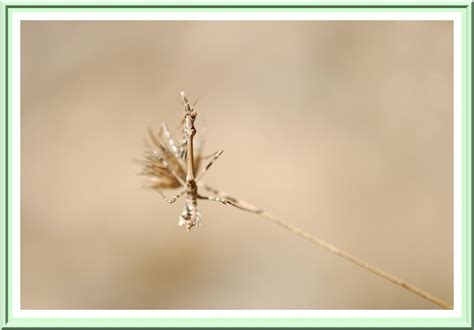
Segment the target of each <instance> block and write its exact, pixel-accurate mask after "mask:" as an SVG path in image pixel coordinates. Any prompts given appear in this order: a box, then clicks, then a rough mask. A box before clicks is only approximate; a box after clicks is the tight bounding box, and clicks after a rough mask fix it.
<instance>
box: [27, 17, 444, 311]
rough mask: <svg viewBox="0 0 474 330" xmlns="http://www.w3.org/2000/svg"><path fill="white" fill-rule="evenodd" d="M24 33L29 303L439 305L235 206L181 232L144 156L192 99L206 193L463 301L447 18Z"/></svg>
mask: <svg viewBox="0 0 474 330" xmlns="http://www.w3.org/2000/svg"><path fill="white" fill-rule="evenodd" d="M22 24H23V25H22V45H21V47H22V48H21V49H22V67H21V69H22V99H21V102H22V110H21V111H22V114H21V120H22V123H21V125H22V127H21V128H22V132H21V139H22V152H21V157H22V169H21V170H22V187H21V189H22V196H21V198H22V220H21V221H22V223H21V235H22V240H21V249H22V250H21V252H22V255H21V258H22V259H21V267H22V268H21V270H22V274H21V275H22V278H21V306H22V308H26V309H405V308H406V309H418V308H422V309H426V308H428V309H430V308H436V306H435V305H432V304H430V303H429V302H426V301H424V300H423V299H421V298H419V297H417V296H415V295H413V294H411V293H409V292H407V291H405V290H403V289H401V288H399V287H397V286H394V285H393V284H390V283H388V282H386V281H384V280H382V279H380V278H378V277H376V276H375V275H373V274H370V273H368V272H366V271H365V270H363V269H360V268H358V267H356V266H354V265H352V264H350V263H348V262H347V261H345V260H343V259H341V258H339V257H336V256H334V255H332V254H330V253H328V252H327V251H325V250H323V249H321V248H318V247H315V246H313V245H311V244H309V243H308V242H306V241H304V240H302V239H300V238H298V237H296V236H294V235H292V234H290V233H288V232H286V231H284V230H282V229H280V228H279V227H277V226H275V225H273V224H269V223H267V222H265V221H264V220H262V219H260V218H258V217H256V216H254V215H250V214H247V213H244V212H241V211H239V210H236V209H233V208H231V207H226V206H223V205H219V204H217V203H212V202H201V203H200V204H199V207H200V209H201V212H202V214H203V218H204V220H203V226H201V227H199V228H196V229H195V230H192V231H191V232H186V231H185V230H184V229H183V228H182V227H178V226H177V220H178V216H179V214H180V212H181V210H182V207H183V203H182V201H180V202H177V203H175V204H174V205H168V204H167V203H165V202H164V201H163V200H162V199H161V197H160V196H159V195H158V194H157V193H155V192H152V191H149V190H146V189H143V185H144V182H145V178H144V177H140V176H137V175H136V173H137V172H138V171H139V166H138V165H137V164H136V163H134V161H133V159H134V158H138V157H140V156H141V155H142V153H143V150H144V144H143V141H144V138H145V137H146V128H147V126H151V127H154V128H156V129H157V128H159V125H160V124H161V122H163V121H165V122H168V123H169V124H170V126H172V127H176V126H177V124H178V121H179V120H180V116H181V114H182V109H181V105H180V104H179V102H178V101H177V100H178V95H179V92H180V91H181V90H185V91H186V92H187V94H188V96H189V97H190V98H191V99H192V100H194V99H195V98H197V97H200V101H199V103H198V105H197V108H196V109H197V111H198V112H199V117H198V121H197V124H198V129H199V128H202V127H206V133H205V141H206V148H205V153H206V154H207V153H211V152H213V151H215V150H217V149H219V148H223V149H224V150H225V152H224V154H223V156H222V157H221V159H219V160H218V162H217V163H216V164H215V165H214V166H213V167H212V169H211V170H210V172H208V173H207V174H206V177H205V181H206V182H207V183H209V184H212V185H213V186H216V187H218V188H220V189H222V190H224V191H227V192H230V193H232V194H234V195H236V196H239V197H241V198H243V199H246V200H248V201H251V202H253V203H255V204H256V205H259V206H261V207H264V208H267V209H268V210H270V211H271V212H273V213H275V214H277V215H279V216H282V217H284V218H286V219H288V220H289V221H290V222H292V223H293V224H295V225H297V226H300V227H302V228H304V229H306V230H307V231H309V232H311V233H313V234H315V235H317V236H318V237H321V238H323V239H325V240H327V241H329V242H331V243H333V244H335V245H336V246H338V247H340V248H342V249H344V250H347V251H350V252H352V253H353V254H355V255H356V256H358V257H360V258H362V259H364V260H366V261H368V262H370V263H373V264H374V265H376V266H378V267H380V268H382V269H384V270H386V271H388V272H391V273H393V274H395V275H397V276H400V277H401V278H403V279H405V280H407V281H409V282H412V283H413V284H415V285H417V286H419V287H421V288H423V289H425V290H427V291H429V292H431V293H433V294H435V295H437V296H439V297H440V298H442V299H444V300H446V301H448V302H451V303H452V301H453V297H452V295H453V293H452V287H453V285H452V280H453V278H452V265H453V260H452V254H453V248H452V244H453V239H452V233H453V229H452V225H453V222H452V207H453V206H452V201H451V199H452V197H451V196H452V103H453V95H452V25H451V23H450V22H428V21H426V22H424V21H420V22H408V21H405V22H401V21H400V22H397V21H391V22H311V21H308V22H24V23H22ZM201 132H202V130H200V131H198V136H201V137H202V135H203V134H201Z"/></svg>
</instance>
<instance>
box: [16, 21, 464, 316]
mask: <svg viewBox="0 0 474 330" xmlns="http://www.w3.org/2000/svg"><path fill="white" fill-rule="evenodd" d="M25 20H35V21H40V20H41V21H50V20H51V21H53V20H61V21H67V20H78V21H96V20H97V21H130V20H134V21H140V20H152V21H155V20H158V21H160V20H172V21H179V20H202V21H207V20H239V21H244V20H245V21H249V20H271V21H275V20H277V21H280V20H285V21H289V20H290V21H293V20H294V21H298V20H321V21H344V20H351V21H362V20H364V21H365V20H369V21H380V20H397V21H399V20H410V21H418V20H429V21H433V20H443V21H453V33H454V38H453V40H454V45H453V46H454V112H453V114H454V127H453V129H454V138H453V140H454V146H453V147H454V174H453V180H454V186H453V189H454V190H453V191H454V196H453V198H454V205H453V209H454V214H453V217H454V259H453V261H454V309H453V310H25V309H21V305H20V290H21V285H20V274H21V269H20V255H21V252H20V219H21V214H20V212H21V201H20V197H21V194H20V180H21V177H20V170H21V166H20V164H21V163H20V161H21V159H20V146H21V142H20V137H21V134H20V129H21V123H20V118H21V115H20V110H21V104H20V96H21V82H20V77H21V72H20V70H21V63H20V61H21V56H20V55H21V35H20V34H21V21H25ZM11 63H12V100H11V102H12V168H11V170H12V196H11V197H12V206H13V207H12V278H11V280H12V313H13V317H15V318H17V317H24V318H28V317H48V318H49V317H67V318H69V317H90V318H95V317H97V318H98V317H112V318H128V317H135V318H152V317H180V318H187V317H202V318H206V317H272V318H285V317H298V318H303V317H311V318H313V317H314V318H316V317H318V318H321V317H323V318H324V317H331V318H333V317H338V318H349V317H350V318H353V317H360V318H365V317H390V318H393V317H408V318H415V317H426V318H447V317H450V318H451V317H460V316H461V299H462V296H461V289H462V288H461V281H462V272H461V266H462V265H461V256H462V254H461V248H462V235H461V225H462V219H461V216H462V212H461V211H462V203H461V197H462V184H461V183H462V182H461V179H462V178H461V173H462V162H461V161H462V159H461V156H462V154H461V151H462V145H461V143H462V108H461V106H462V98H461V97H462V94H461V87H462V81H461V79H462V76H461V63H462V53H461V14H460V13H431V12H414V13H404V12H387V13H380V12H379V13H376V12H246V13H244V12H13V13H12V59H11ZM420 299H421V298H420Z"/></svg>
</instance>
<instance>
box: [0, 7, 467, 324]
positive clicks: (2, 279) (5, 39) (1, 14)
mask: <svg viewBox="0 0 474 330" xmlns="http://www.w3.org/2000/svg"><path fill="white" fill-rule="evenodd" d="M22 10H23V11H25V10H28V11H33V10H34V11H42V10H48V11H51V10H54V11H84V10H87V11H105V10H106V11H135V10H140V11H144V10H146V11H149V10H161V11H166V10H183V11H186V10H188V11H189V10H194V11H204V10H206V11H208V10H213V11H227V10H232V11H261V10H265V11H295V10H297V11H314V10H317V11H349V12H357V11H364V12H367V11H370V12H388V11H402V12H416V11H424V12H426V11H435V12H459V13H461V16H462V23H461V25H462V28H461V30H462V31H461V33H462V69H461V71H462V128H463V136H462V236H463V247H462V259H463V260H462V268H463V271H462V288H463V289H464V290H463V291H462V302H463V303H462V313H461V314H462V315H461V317H459V318H442V319H439V318H343V319H339V318H284V319H282V318H268V317H265V318H120V319H114V318H89V319H87V318H28V319H26V318H14V317H13V315H12V305H11V293H12V287H11V257H12V256H11V212H10V209H11V141H12V135H11V132H12V127H11V102H10V100H11V65H10V64H11V26H10V24H11V14H12V13H13V12H16V11H22ZM473 14H474V13H473V10H472V3H471V2H470V1H460V0H453V1H408V2H407V1H390V2H382V1H335V2H331V1H295V2H291V1H268V2H244V1H229V2H224V1H214V2H209V1H207V2H201V1H198V2H196V1H194V2H172V1H136V2H133V1H120V2H119V3H116V2H113V1H93V0H91V1H71V2H66V1H65V0H64V1H48V0H43V1H11V0H0V29H1V43H0V44H1V46H0V47H1V49H0V54H1V58H0V60H1V63H2V65H1V70H0V73H1V80H0V81H1V83H0V84H1V94H0V95H1V96H0V100H2V101H1V102H0V103H1V105H0V106H1V109H2V115H1V116H0V148H1V152H0V154H1V155H0V157H1V159H0V164H1V165H0V166H1V169H0V171H1V173H2V175H1V179H0V180H1V181H0V183H1V193H0V194H1V195H0V197H1V198H0V200H1V202H0V203H1V204H0V210H2V212H1V223H0V228H1V230H0V257H1V259H0V261H1V262H0V328H43V327H76V328H77V327H80V328H82V327H84V328H86V327H95V328H99V327H113V328H137V327H429V328H434V327H443V328H463V327H465V328H471V326H472V245H471V239H472V222H471V221H472V220H471V219H472V218H471V202H472V194H471V192H472V190H471V187H472V166H471V165H472V164H471V153H472V135H471V127H472V103H471V95H472V91H473V89H472V80H471V79H472V73H473V67H472V38H473V33H472V32H473V31H472V29H473V27H472V20H473V18H474V16H473Z"/></svg>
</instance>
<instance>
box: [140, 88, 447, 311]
mask: <svg viewBox="0 0 474 330" xmlns="http://www.w3.org/2000/svg"><path fill="white" fill-rule="evenodd" d="M181 99H182V101H181V103H182V104H183V106H184V110H185V111H184V120H183V123H184V129H183V137H182V142H181V145H180V146H179V148H178V146H177V143H176V141H174V140H173V138H172V136H171V133H170V132H169V130H168V127H167V126H166V125H162V130H161V131H160V134H159V136H160V135H161V136H164V138H165V140H166V144H165V143H163V142H162V141H161V139H160V137H159V136H155V134H154V133H153V132H152V131H150V138H151V140H152V142H153V144H154V145H155V147H156V148H157V149H155V150H153V151H149V152H147V153H146V156H145V160H144V161H143V162H142V163H143V164H144V169H143V171H142V174H144V175H149V176H152V177H154V178H155V180H157V181H155V182H154V183H153V185H152V188H154V189H156V190H157V191H158V192H159V193H160V195H161V196H162V197H163V198H164V199H165V200H166V201H167V202H168V203H174V202H175V201H176V200H178V198H180V197H181V196H183V195H185V196H186V200H185V207H184V210H183V212H182V214H181V216H180V218H179V223H178V224H179V225H184V226H185V227H186V229H188V230H190V229H191V228H192V227H194V226H196V225H199V224H200V222H201V214H200V213H199V212H198V210H197V200H198V199H201V200H209V201H216V202H220V203H223V204H226V205H232V206H234V207H236V208H238V209H240V210H243V211H246V212H250V213H253V214H256V215H258V216H260V217H261V218H264V219H265V220H267V221H270V222H272V223H274V224H277V225H279V226H280V227H283V228H285V229H286V230H288V231H289V232H291V233H293V234H295V235H297V236H299V237H301V238H304V239H306V240H308V241H310V242H311V243H313V244H315V245H318V246H320V247H322V248H324V249H326V250H328V251H329V252H331V253H333V254H335V255H338V256H340V257H342V258H344V259H346V260H348V261H350V262H352V263H354V264H356V265H357V266H359V267H362V268H363V269H365V270H367V271H369V272H371V273H373V274H375V275H378V276H380V277H382V278H383V279H385V280H387V281H390V282H392V283H393V284H396V285H398V286H400V287H402V288H404V289H406V290H408V291H410V292H412V293H414V294H416V295H418V296H420V297H422V298H424V299H426V300H428V301H430V302H432V303H434V304H436V305H438V306H440V307H443V308H446V309H452V308H453V306H452V305H450V304H448V303H447V302H445V301H443V300H441V299H439V298H437V297H435V296H433V295H432V294H430V293H428V292H426V291H424V290H422V289H420V288H418V287H416V286H414V285H412V284H410V283H407V282H405V281H403V280H402V279H400V278H398V277H396V276H394V275H392V274H389V273H387V272H385V271H383V270H381V269H379V268H377V267H375V266H372V265H371V264H369V263H367V262H365V261H363V260H361V259H359V258H356V257H354V256H353V255H352V254H350V253H348V252H346V251H343V250H340V249H339V248H337V247H335V246H334V245H332V244H329V243H328V242H326V241H324V240H322V239H320V238H318V237H316V236H314V235H311V234H309V233H307V232H305V231H304V230H302V229H300V228H298V227H296V226H294V225H292V224H290V223H289V222H287V221H285V220H283V219H281V218H278V217H276V216H274V215H272V214H271V213H269V212H267V211H265V210H263V209H261V208H258V207H256V206H254V205H252V204H250V203H248V202H245V201H243V200H241V199H238V198H235V197H232V196H230V195H228V194H227V193H223V192H220V191H218V190H216V189H213V188H211V187H209V186H206V185H204V184H201V183H200V182H198V181H199V179H201V178H202V176H203V175H204V174H205V173H206V172H207V170H209V168H210V167H211V166H212V164H213V163H214V162H215V161H216V160H217V159H218V158H219V156H220V155H221V154H222V150H219V151H217V152H216V153H214V154H212V155H211V157H212V159H211V160H210V161H209V163H208V164H207V165H206V166H205V167H204V168H203V169H202V170H200V172H199V173H198V174H197V177H196V171H197V170H199V167H200V166H199V165H200V161H201V159H202V157H201V156H200V154H199V152H197V153H196V155H195V151H194V148H193V145H194V136H195V134H196V128H195V126H194V121H195V119H196V116H197V113H196V112H195V111H194V109H193V107H192V106H191V105H190V104H189V101H188V99H187V98H186V96H185V95H184V92H182V93H181ZM206 158H208V157H206ZM179 187H181V188H182V190H181V191H180V192H178V194H177V195H176V196H174V197H172V198H168V197H166V196H165V195H164V193H163V192H162V191H161V189H174V188H179ZM198 187H203V188H204V189H206V190H208V191H210V192H212V193H213V194H214V195H215V196H203V195H201V194H199V193H198Z"/></svg>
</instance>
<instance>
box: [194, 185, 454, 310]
mask: <svg viewBox="0 0 474 330" xmlns="http://www.w3.org/2000/svg"><path fill="white" fill-rule="evenodd" d="M203 187H204V189H206V190H208V191H210V192H212V193H214V194H216V195H219V196H221V198H223V199H225V200H226V201H227V204H229V205H232V206H234V207H236V208H238V209H240V210H243V211H246V212H250V213H254V214H256V215H258V216H259V217H262V218H264V219H265V220H268V221H270V222H272V223H274V224H277V225H279V226H280V227H283V228H285V229H286V230H288V231H290V232H291V233H293V234H295V235H298V236H299V237H301V238H304V239H306V240H308V241H310V242H311V243H313V244H316V245H319V246H320V247H322V248H324V249H326V250H328V251H330V252H331V253H334V254H335V255H338V256H340V257H342V258H344V259H346V260H349V261H350V262H352V263H354V264H356V265H357V266H360V267H362V268H364V269H365V270H367V271H369V272H371V273H373V274H375V275H378V276H380V277H382V278H383V279H385V280H387V281H390V282H392V283H394V284H396V285H398V286H400V287H402V288H404V289H406V290H408V291H410V292H412V293H414V294H416V295H418V296H420V297H422V298H424V299H426V300H428V301H430V302H432V303H433V304H436V305H438V306H440V307H443V308H445V309H452V308H453V306H452V305H450V304H448V303H447V302H445V301H443V300H441V299H440V298H438V297H435V296H433V295H432V294H430V293H428V292H426V291H424V290H422V289H420V288H418V287H416V286H414V285H413V284H410V283H408V282H406V281H404V280H402V279H400V278H398V277H396V276H394V275H392V274H389V273H387V272H385V271H383V270H381V269H379V268H377V267H375V266H373V265H371V264H369V263H367V262H365V261H363V260H361V259H359V258H357V257H354V256H353V255H352V254H350V253H349V252H346V251H343V250H341V249H339V248H337V247H335V246H334V245H332V244H329V243H328V242H326V241H324V240H322V239H320V238H318V237H316V236H314V235H312V234H309V233H307V232H305V231H304V230H302V229H300V228H298V227H296V226H294V225H292V224H290V223H288V222H287V221H285V220H283V219H281V218H278V217H276V216H274V215H273V214H271V213H269V212H267V211H265V210H263V209H261V208H258V207H256V206H254V205H252V204H250V203H248V202H246V201H243V200H241V199H238V198H235V197H232V196H230V195H228V194H227V193H223V192H220V191H218V190H216V189H214V188H211V187H209V186H207V185H204V186H203Z"/></svg>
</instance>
